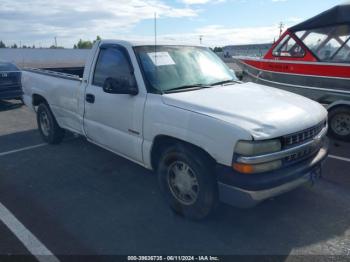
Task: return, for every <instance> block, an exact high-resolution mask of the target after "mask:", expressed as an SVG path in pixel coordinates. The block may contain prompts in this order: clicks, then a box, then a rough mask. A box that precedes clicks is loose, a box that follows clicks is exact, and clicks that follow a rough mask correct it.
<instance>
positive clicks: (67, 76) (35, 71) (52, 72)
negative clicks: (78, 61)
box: [22, 68, 82, 81]
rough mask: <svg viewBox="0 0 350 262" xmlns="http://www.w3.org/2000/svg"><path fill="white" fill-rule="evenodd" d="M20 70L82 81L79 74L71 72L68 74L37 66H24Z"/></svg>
mask: <svg viewBox="0 0 350 262" xmlns="http://www.w3.org/2000/svg"><path fill="white" fill-rule="evenodd" d="M22 71H27V72H31V73H37V74H42V75H47V76H52V77H58V78H64V79H69V80H75V81H82V78H81V77H80V76H79V75H73V74H68V73H63V72H58V71H53V70H46V69H39V68H24V69H22Z"/></svg>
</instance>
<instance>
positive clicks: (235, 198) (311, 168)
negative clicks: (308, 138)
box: [217, 143, 328, 208]
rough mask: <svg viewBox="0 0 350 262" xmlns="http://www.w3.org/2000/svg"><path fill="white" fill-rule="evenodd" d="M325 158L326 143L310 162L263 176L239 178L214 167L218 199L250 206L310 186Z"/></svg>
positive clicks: (225, 169)
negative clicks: (216, 177) (303, 186)
mask: <svg viewBox="0 0 350 262" xmlns="http://www.w3.org/2000/svg"><path fill="white" fill-rule="evenodd" d="M327 155H328V143H326V144H325V145H324V146H323V147H322V148H321V149H320V150H319V151H318V153H317V155H315V156H314V157H312V158H311V159H308V160H306V161H303V162H301V163H297V164H295V165H293V166H290V167H287V168H283V169H280V170H277V171H274V172H270V173H266V174H256V175H243V174H239V173H237V172H235V171H234V170H233V169H232V168H230V167H224V166H218V167H217V176H218V181H219V182H218V187H219V198H220V200H221V201H222V202H224V203H227V204H229V205H232V206H236V207H241V208H249V207H253V206H255V205H257V204H258V203H260V202H262V201H263V200H266V199H269V198H272V197H275V196H278V195H281V194H283V193H286V192H289V191H291V190H293V189H296V188H297V187H300V186H302V185H305V184H307V183H313V182H314V181H315V180H316V179H317V178H319V177H320V176H321V166H322V163H323V162H324V160H325V159H326V157H327Z"/></svg>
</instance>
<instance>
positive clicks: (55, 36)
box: [55, 36, 57, 48]
mask: <svg viewBox="0 0 350 262" xmlns="http://www.w3.org/2000/svg"><path fill="white" fill-rule="evenodd" d="M55 47H56V48H57V37H56V36H55Z"/></svg>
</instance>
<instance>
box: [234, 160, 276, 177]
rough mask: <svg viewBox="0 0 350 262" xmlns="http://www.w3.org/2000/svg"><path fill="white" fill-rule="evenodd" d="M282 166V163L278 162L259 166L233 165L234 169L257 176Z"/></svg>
mask: <svg viewBox="0 0 350 262" xmlns="http://www.w3.org/2000/svg"><path fill="white" fill-rule="evenodd" d="M281 166H282V161H281V160H277V161H273V162H269V163H264V164H258V165H249V164H242V163H234V164H233V165H232V167H233V169H234V170H236V171H238V172H239V173H243V174H257V173H264V172H268V171H272V170H275V169H278V168H280V167H281Z"/></svg>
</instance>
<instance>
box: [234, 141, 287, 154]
mask: <svg viewBox="0 0 350 262" xmlns="http://www.w3.org/2000/svg"><path fill="white" fill-rule="evenodd" d="M281 149H282V145H281V141H280V140H279V139H275V140H267V141H238V142H237V144H236V148H235V153H236V154H240V155H242V156H257V155H262V154H268V153H274V152H278V151H281Z"/></svg>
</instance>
